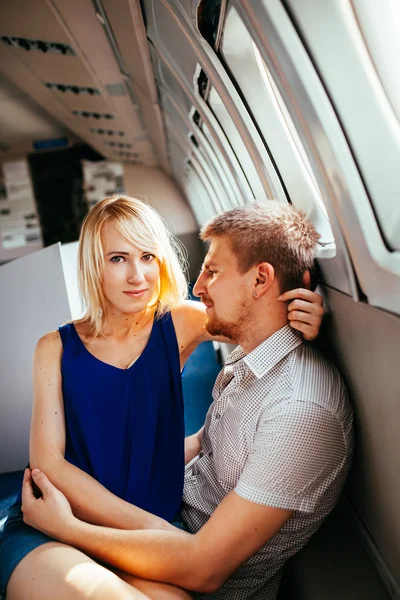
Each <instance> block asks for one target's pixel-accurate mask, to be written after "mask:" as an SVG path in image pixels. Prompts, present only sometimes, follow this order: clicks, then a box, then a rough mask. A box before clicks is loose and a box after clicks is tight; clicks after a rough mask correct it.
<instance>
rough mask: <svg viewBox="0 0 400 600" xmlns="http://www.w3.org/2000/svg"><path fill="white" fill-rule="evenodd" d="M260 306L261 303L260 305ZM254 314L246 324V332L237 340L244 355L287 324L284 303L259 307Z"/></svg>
mask: <svg viewBox="0 0 400 600" xmlns="http://www.w3.org/2000/svg"><path fill="white" fill-rule="evenodd" d="M260 305H261V303H260ZM260 308H261V310H258V311H257V313H256V314H254V318H253V319H252V320H250V322H247V323H246V330H245V331H244V332H243V336H242V335H241V336H240V338H239V339H238V340H237V343H238V344H239V345H240V346H241V347H242V348H243V350H244V351H245V352H246V354H249V353H250V352H252V351H253V350H254V349H255V348H257V346H259V345H260V344H262V342H265V340H267V339H268V338H269V337H271V335H273V334H274V333H276V332H277V331H278V330H279V329H281V328H282V327H284V326H285V325H287V324H288V322H289V321H288V318H287V307H286V304H284V303H279V305H278V306H275V307H274V308H273V309H272V307H266V306H264V308H265V310H264V308H263V307H261V306H260Z"/></svg>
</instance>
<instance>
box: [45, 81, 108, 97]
mask: <svg viewBox="0 0 400 600" xmlns="http://www.w3.org/2000/svg"><path fill="white" fill-rule="evenodd" d="M45 85H46V87H47V88H49V90H56V91H57V92H62V93H63V94H65V93H66V92H72V93H73V94H76V95H78V94H89V96H99V95H100V91H99V90H96V88H91V87H82V86H80V85H64V84H63V83H46V84H45Z"/></svg>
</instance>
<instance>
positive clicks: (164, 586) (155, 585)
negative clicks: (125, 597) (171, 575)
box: [115, 570, 192, 600]
mask: <svg viewBox="0 0 400 600" xmlns="http://www.w3.org/2000/svg"><path fill="white" fill-rule="evenodd" d="M115 573H116V574H117V575H118V576H119V577H120V578H121V579H123V580H124V581H126V582H127V583H129V584H130V585H132V586H133V587H134V588H136V589H137V590H140V591H141V592H143V593H144V594H146V595H147V596H149V597H150V598H152V600H192V596H191V595H190V594H189V593H188V592H186V591H185V590H182V589H181V588H178V587H175V586H174V585H169V584H168V583H159V582H157V581H147V580H146V579H140V578H139V577H134V575H129V573H124V572H123V571H117V570H116V571H115Z"/></svg>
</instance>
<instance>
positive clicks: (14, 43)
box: [0, 35, 75, 56]
mask: <svg viewBox="0 0 400 600" xmlns="http://www.w3.org/2000/svg"><path fill="white" fill-rule="evenodd" d="M0 40H1V41H2V42H3V44H5V45H6V46H11V47H14V48H20V49H22V50H25V51H26V52H31V51H32V52H43V54H46V53H47V52H53V53H56V54H68V55H70V56H75V52H74V51H73V49H72V48H71V46H68V44H59V43H58V42H45V41H43V40H30V39H28V38H21V37H11V36H8V35H2V36H0Z"/></svg>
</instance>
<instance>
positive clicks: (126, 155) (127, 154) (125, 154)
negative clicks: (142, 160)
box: [117, 152, 139, 158]
mask: <svg viewBox="0 0 400 600" xmlns="http://www.w3.org/2000/svg"><path fill="white" fill-rule="evenodd" d="M117 155H118V156H121V157H122V158H137V157H138V156H139V154H138V153H137V152H117Z"/></svg>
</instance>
